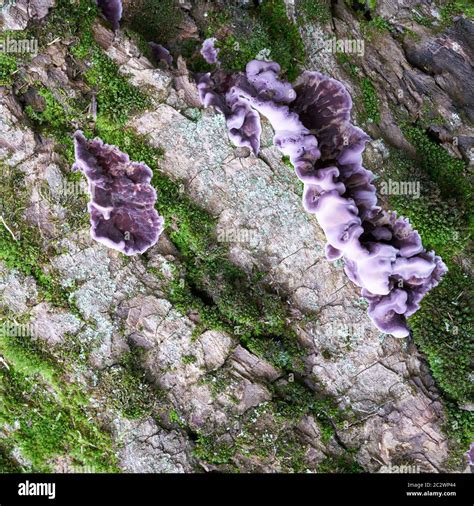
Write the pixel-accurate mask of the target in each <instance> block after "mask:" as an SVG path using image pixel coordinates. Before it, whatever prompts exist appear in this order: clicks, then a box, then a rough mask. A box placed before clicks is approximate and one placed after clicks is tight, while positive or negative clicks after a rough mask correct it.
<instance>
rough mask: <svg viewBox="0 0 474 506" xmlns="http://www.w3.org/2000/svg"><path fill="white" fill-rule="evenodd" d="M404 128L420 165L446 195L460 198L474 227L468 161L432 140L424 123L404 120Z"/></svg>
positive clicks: (460, 202)
mask: <svg viewBox="0 0 474 506" xmlns="http://www.w3.org/2000/svg"><path fill="white" fill-rule="evenodd" d="M401 130H402V132H403V134H404V135H405V137H406V138H407V139H408V141H410V142H411V143H412V144H413V146H414V147H415V149H416V151H417V154H418V156H419V160H420V166H421V168H422V169H423V170H424V172H425V173H426V174H428V175H429V177H430V179H431V180H432V181H434V182H435V183H436V184H437V185H438V186H439V188H440V190H441V194H442V196H443V197H444V198H445V199H448V198H455V199H456V200H457V203H458V207H459V209H460V211H461V212H462V213H463V214H464V216H465V219H466V221H467V222H469V223H470V226H471V227H472V224H473V217H472V209H473V206H472V203H473V185H472V183H471V182H470V181H469V178H468V176H467V169H466V164H465V162H463V161H462V160H459V159H457V158H454V157H452V156H451V155H450V154H449V153H448V152H447V151H446V150H445V149H444V148H443V147H442V146H440V145H439V144H437V143H436V142H434V141H433V140H431V139H430V138H429V137H428V135H427V133H426V132H425V130H423V129H422V128H421V127H419V126H413V125H410V124H408V123H407V122H402V124H401Z"/></svg>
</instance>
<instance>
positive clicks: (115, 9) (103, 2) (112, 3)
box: [97, 0, 123, 31]
mask: <svg viewBox="0 0 474 506" xmlns="http://www.w3.org/2000/svg"><path fill="white" fill-rule="evenodd" d="M97 5H98V6H99V8H100V10H101V11H102V16H104V18H105V19H106V20H107V21H108V22H109V23H110V24H111V25H112V28H113V29H114V31H117V30H118V29H119V26H120V20H121V19H122V12H123V7H122V1H121V0H97Z"/></svg>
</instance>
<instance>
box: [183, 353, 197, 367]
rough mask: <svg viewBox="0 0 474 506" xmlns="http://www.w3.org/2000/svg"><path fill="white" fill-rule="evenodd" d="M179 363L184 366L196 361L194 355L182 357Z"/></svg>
mask: <svg viewBox="0 0 474 506" xmlns="http://www.w3.org/2000/svg"><path fill="white" fill-rule="evenodd" d="M181 361H182V362H183V364H185V365H189V364H195V363H196V361H197V358H196V356H195V355H184V356H183V358H182V359H181Z"/></svg>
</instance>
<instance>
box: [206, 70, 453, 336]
mask: <svg viewBox="0 0 474 506" xmlns="http://www.w3.org/2000/svg"><path fill="white" fill-rule="evenodd" d="M279 74H280V66H279V65H278V64H277V63H274V62H266V61H259V60H253V61H251V62H250V63H248V64H247V67H246V72H245V73H240V74H236V75H223V72H222V71H220V70H219V71H217V72H216V73H215V74H212V75H211V74H206V75H204V76H202V77H201V79H200V80H199V85H198V86H199V89H200V93H201V100H202V101H203V103H204V105H205V106H208V105H214V106H215V107H216V109H217V110H219V111H221V112H222V113H223V114H224V115H226V118H229V114H231V113H232V111H235V114H237V115H238V116H239V118H241V121H234V122H229V121H228V126H229V136H230V138H231V140H232V141H234V142H235V143H236V144H237V145H244V144H243V143H244V142H246V141H248V139H252V141H253V142H252V146H255V147H256V146H258V145H259V140H258V139H257V141H256V140H255V137H259V136H260V133H261V128H260V123H256V121H254V119H253V117H252V116H251V115H250V112H251V111H255V112H258V113H259V114H261V115H262V116H265V117H266V118H267V120H268V121H269V122H270V123H271V125H272V127H273V129H274V131H275V136H274V144H275V146H276V147H277V148H278V149H280V151H281V152H282V153H283V154H284V155H286V156H288V157H289V159H290V161H291V163H292V164H293V166H294V168H295V172H296V175H297V176H298V177H299V178H300V179H301V181H302V182H303V183H304V192H303V206H304V208H305V209H306V211H308V212H309V213H312V214H314V215H315V216H316V218H317V220H318V222H319V224H320V226H321V228H322V229H323V231H324V233H325V235H326V239H327V245H326V256H327V258H328V260H336V259H338V258H342V259H343V261H344V264H345V272H346V274H347V276H348V277H349V279H350V280H351V281H352V282H354V283H355V284H357V285H358V286H359V287H361V288H362V296H363V297H365V298H366V299H367V300H368V302H369V310H368V314H369V316H370V317H371V319H372V321H373V322H374V324H375V326H376V327H377V328H378V329H379V330H381V331H382V332H385V333H387V334H392V335H393V336H395V337H406V336H408V335H409V328H408V325H407V321H406V318H407V317H408V316H411V315H412V314H413V313H414V312H416V311H417V310H418V309H419V304H420V301H421V300H422V298H423V297H424V295H426V293H427V292H428V291H429V290H430V289H431V288H433V287H434V286H436V285H437V284H438V283H439V281H440V279H441V277H442V275H443V274H444V273H445V272H446V271H447V268H446V266H445V265H444V263H443V261H442V260H441V258H440V257H438V256H436V255H435V254H434V253H433V252H426V250H425V249H424V248H423V246H422V244H421V238H420V236H419V234H418V232H417V231H416V230H413V228H412V227H411V225H410V224H409V222H408V220H406V219H404V218H397V215H396V213H393V212H386V211H384V210H383V209H381V208H380V207H378V206H377V196H376V188H375V186H374V185H373V184H372V181H373V179H374V175H373V173H372V172H370V171H369V170H367V169H365V168H364V167H363V166H362V153H363V151H364V148H365V144H366V142H367V141H368V140H369V137H368V135H367V134H366V133H365V132H363V131H362V130H361V129H360V128H357V127H355V126H353V125H352V124H351V122H350V116H351V109H352V100H351V97H350V96H349V94H348V93H347V90H346V89H345V88H344V86H343V85H342V83H340V82H338V81H336V80H334V79H331V78H330V77H327V76H324V75H323V74H320V73H318V72H305V73H304V74H303V75H302V76H301V77H300V79H299V80H298V83H297V85H296V87H295V89H293V88H292V86H291V84H289V83H286V82H283V81H282V80H280V78H279ZM242 118H243V120H242ZM250 119H251V121H250ZM232 128H234V129H235V130H236V131H232ZM244 133H245V136H244ZM237 134H238V135H237ZM254 152H255V153H257V152H258V150H256V149H255V148H254Z"/></svg>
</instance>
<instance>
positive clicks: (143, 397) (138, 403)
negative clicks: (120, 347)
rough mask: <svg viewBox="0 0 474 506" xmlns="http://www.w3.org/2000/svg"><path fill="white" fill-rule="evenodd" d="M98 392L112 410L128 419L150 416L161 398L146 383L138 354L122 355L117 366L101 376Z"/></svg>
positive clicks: (134, 352)
mask: <svg viewBox="0 0 474 506" xmlns="http://www.w3.org/2000/svg"><path fill="white" fill-rule="evenodd" d="M99 384H100V388H101V389H102V391H103V392H105V394H106V397H107V398H108V399H111V400H112V403H113V406H114V408H115V409H118V410H119V411H121V413H122V414H123V416H125V417H126V418H130V419H139V418H143V417H145V416H150V415H153V414H154V412H155V410H156V408H157V407H158V406H159V405H160V404H161V403H162V402H163V400H164V394H163V393H162V392H160V391H158V390H157V389H156V388H154V387H152V386H151V385H150V384H149V382H147V381H146V378H145V373H144V371H143V368H142V367H141V365H140V359H139V355H138V353H137V351H135V350H133V351H132V352H129V353H126V354H124V355H123V356H122V357H121V358H120V362H119V364H117V365H116V366H113V367H111V368H109V369H106V370H104V371H103V372H102V373H101V375H100V383H99Z"/></svg>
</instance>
